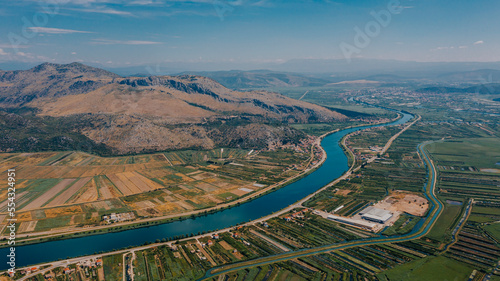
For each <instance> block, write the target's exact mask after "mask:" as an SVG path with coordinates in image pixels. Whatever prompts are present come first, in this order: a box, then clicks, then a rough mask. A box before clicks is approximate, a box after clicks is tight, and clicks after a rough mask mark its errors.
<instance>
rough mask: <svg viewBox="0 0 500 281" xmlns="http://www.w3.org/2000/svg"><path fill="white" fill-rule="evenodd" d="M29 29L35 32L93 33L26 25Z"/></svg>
mask: <svg viewBox="0 0 500 281" xmlns="http://www.w3.org/2000/svg"><path fill="white" fill-rule="evenodd" d="M28 29H29V30H31V31H33V32H36V33H48V34H71V33H93V32H89V31H80V30H72V29H62V28H51V27H40V26H32V27H28Z"/></svg>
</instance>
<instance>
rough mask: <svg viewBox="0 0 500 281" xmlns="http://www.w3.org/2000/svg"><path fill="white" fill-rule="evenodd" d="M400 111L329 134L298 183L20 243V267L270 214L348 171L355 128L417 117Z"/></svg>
mask: <svg viewBox="0 0 500 281" xmlns="http://www.w3.org/2000/svg"><path fill="white" fill-rule="evenodd" d="M400 113H401V114H402V115H403V116H402V118H400V119H399V120H397V121H395V122H392V123H389V124H384V125H375V126H364V127H357V128H351V129H346V130H342V131H339V132H336V133H333V134H330V135H328V136H327V137H325V138H324V139H323V141H322V142H321V146H322V147H323V148H324V149H325V151H326V154H327V159H326V161H325V162H324V164H323V165H322V166H321V167H320V168H318V169H317V170H316V171H314V172H313V173H311V174H309V175H308V176H306V177H304V178H302V179H300V180H298V181H296V182H294V183H291V184H289V185H287V186H285V187H283V188H281V189H279V190H277V191H275V192H272V193H269V194H267V195H264V196H262V197H260V198H257V199H255V200H252V201H249V202H246V203H243V204H241V205H239V206H237V207H233V208H230V209H226V210H224V211H220V212H217V213H213V214H209V215H207V216H203V217H198V218H194V219H186V220H183V221H176V222H171V223H165V224H161V225H156V226H151V227H143V228H137V229H132V230H126V231H122V232H114V233H106V234H100V235H93V236H86V237H81V238H73V239H66V240H58V241H52V242H45V243H39V244H32V245H26V246H19V247H16V250H15V252H16V266H17V267H22V266H26V265H31V264H37V263H45V262H51V261H55V260H58V259H66V258H69V257H75V256H82V255H91V254H94V253H98V252H109V251H112V250H117V249H121V248H125V247H129V246H140V245H142V244H144V242H147V241H149V242H154V241H155V240H157V239H163V238H169V237H174V236H179V235H189V234H191V233H192V234H197V233H198V232H203V231H207V232H208V231H213V230H217V229H223V228H227V227H230V226H233V225H236V224H239V223H242V222H248V221H251V220H255V219H258V218H260V217H263V216H266V215H269V214H271V213H273V212H276V211H278V210H280V209H283V208H285V207H287V206H288V205H291V204H293V203H295V202H296V201H298V200H300V199H302V198H304V197H306V196H307V195H309V194H311V193H313V192H314V191H316V190H318V189H320V188H321V187H323V186H324V185H326V184H328V183H329V182H331V181H333V180H335V179H336V178H338V177H340V176H341V175H342V174H343V173H344V172H345V171H347V170H348V163H347V157H346V155H345V154H344V151H343V150H342V148H341V146H340V144H339V141H340V140H341V139H342V137H344V136H345V135H347V134H349V133H351V132H353V131H357V130H362V129H365V128H369V127H379V126H389V125H399V124H403V123H406V122H408V121H409V120H410V119H412V118H413V115H411V114H408V113H402V112H400ZM9 252H10V251H9V249H8V248H2V249H0V261H1V260H5V261H7V254H8V253H9ZM2 257H3V258H2ZM7 268H8V265H7V263H6V262H1V263H0V270H4V269H7Z"/></svg>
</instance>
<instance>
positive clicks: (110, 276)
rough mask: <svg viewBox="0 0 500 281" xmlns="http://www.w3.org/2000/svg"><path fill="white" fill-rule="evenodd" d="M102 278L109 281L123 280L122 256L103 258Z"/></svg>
mask: <svg viewBox="0 0 500 281" xmlns="http://www.w3.org/2000/svg"><path fill="white" fill-rule="evenodd" d="M102 262H103V268H104V277H105V278H106V280H110V281H121V280H123V255H122V254H118V255H113V256H106V257H104V258H103V261H102Z"/></svg>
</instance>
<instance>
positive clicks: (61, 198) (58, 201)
mask: <svg viewBox="0 0 500 281" xmlns="http://www.w3.org/2000/svg"><path fill="white" fill-rule="evenodd" d="M89 180H90V178H83V179H79V180H78V181H77V182H75V183H74V184H73V185H71V186H70V187H69V188H68V189H66V190H65V191H64V192H62V193H61V194H60V195H58V196H57V197H56V198H54V199H53V200H52V201H50V202H49V203H48V204H47V205H46V207H54V206H59V205H63V204H64V203H66V201H68V199H69V198H71V196H73V195H74V194H75V193H76V192H78V190H80V188H82V187H83V186H84V185H85V184H86V183H87V182H88V181H89Z"/></svg>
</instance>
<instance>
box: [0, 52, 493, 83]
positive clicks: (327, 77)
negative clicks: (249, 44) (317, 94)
mask: <svg viewBox="0 0 500 281" xmlns="http://www.w3.org/2000/svg"><path fill="white" fill-rule="evenodd" d="M33 66H34V65H33V64H29V63H16V62H6V63H0V69H4V70H13V69H24V70H26V69H29V68H32V67H33ZM92 66H94V67H99V68H101V69H106V70H108V71H110V72H112V73H117V74H118V75H120V76H135V77H149V76H161V75H179V74H192V75H201V76H206V77H210V78H213V79H215V80H216V81H218V82H220V83H221V84H223V85H224V86H226V87H229V88H231V89H258V88H269V87H297V86H323V85H327V84H329V83H339V82H343V81H353V80H366V81H377V82H381V83H405V82H408V83H462V84H464V83H479V84H484V83H500V77H499V74H498V73H499V72H500V62H413V61H397V60H376V59H353V60H352V61H351V62H347V61H346V60H343V59H331V60H321V59H295V60H289V61H286V62H281V63H234V62H226V63H217V62H168V63H167V62H160V63H152V64H144V65H136V66H127V67H109V66H104V65H95V64H94V65H92ZM234 69H239V70H234Z"/></svg>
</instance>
